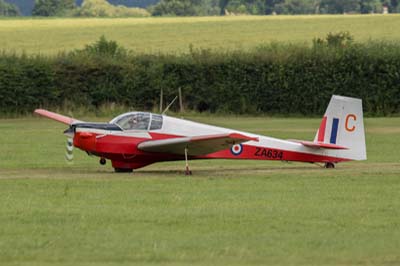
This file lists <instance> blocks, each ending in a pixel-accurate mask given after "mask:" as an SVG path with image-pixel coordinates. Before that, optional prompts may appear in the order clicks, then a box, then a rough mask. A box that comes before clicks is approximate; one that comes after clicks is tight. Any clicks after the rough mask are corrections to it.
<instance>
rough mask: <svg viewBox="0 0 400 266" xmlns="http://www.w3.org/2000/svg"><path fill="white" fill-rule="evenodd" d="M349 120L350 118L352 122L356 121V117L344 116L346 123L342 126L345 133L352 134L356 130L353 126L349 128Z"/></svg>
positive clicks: (351, 115)
mask: <svg viewBox="0 0 400 266" xmlns="http://www.w3.org/2000/svg"><path fill="white" fill-rule="evenodd" d="M350 118H352V119H353V120H354V121H357V116H356V115H353V114H350V115H347V116H346V123H345V125H344V126H345V128H346V130H347V131H349V132H353V131H354V130H355V129H356V126H354V125H353V126H352V127H349V119H350Z"/></svg>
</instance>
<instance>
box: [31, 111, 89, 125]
mask: <svg viewBox="0 0 400 266" xmlns="http://www.w3.org/2000/svg"><path fill="white" fill-rule="evenodd" d="M35 114H38V115H41V116H44V117H47V118H50V119H53V120H56V121H58V122H61V123H64V124H67V125H71V124H73V123H80V122H82V121H80V120H76V119H73V118H72V117H68V116H64V115H60V114H57V113H53V112H50V111H47V110H44V109H36V110H35Z"/></svg>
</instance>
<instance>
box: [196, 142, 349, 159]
mask: <svg viewBox="0 0 400 266" xmlns="http://www.w3.org/2000/svg"><path fill="white" fill-rule="evenodd" d="M242 149H243V150H242V152H241V153H240V154H239V155H235V154H234V153H232V152H231V150H230V149H229V150H223V151H218V152H214V153H211V154H208V155H205V156H199V158H201V159H248V160H274V161H296V162H344V161H351V160H350V159H346V158H337V157H332V156H325V155H319V154H312V153H304V152H297V151H288V150H280V149H273V148H267V147H257V146H250V145H243V147H242Z"/></svg>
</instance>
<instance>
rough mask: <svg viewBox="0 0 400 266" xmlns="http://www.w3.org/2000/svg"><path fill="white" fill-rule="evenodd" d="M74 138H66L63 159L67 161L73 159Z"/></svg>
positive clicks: (69, 161)
mask: <svg viewBox="0 0 400 266" xmlns="http://www.w3.org/2000/svg"><path fill="white" fill-rule="evenodd" d="M73 151H74V140H73V138H68V139H67V144H66V146H65V160H66V161H67V162H68V163H71V162H72V160H73V159H74V154H73Z"/></svg>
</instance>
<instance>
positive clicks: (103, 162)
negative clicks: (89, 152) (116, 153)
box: [99, 158, 107, 165]
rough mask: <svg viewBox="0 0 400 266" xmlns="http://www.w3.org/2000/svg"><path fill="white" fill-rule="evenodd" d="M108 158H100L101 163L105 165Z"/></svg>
mask: <svg viewBox="0 0 400 266" xmlns="http://www.w3.org/2000/svg"><path fill="white" fill-rule="evenodd" d="M106 162H107V161H106V159H104V158H100V161H99V163H100V164H101V165H105V164H106Z"/></svg>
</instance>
